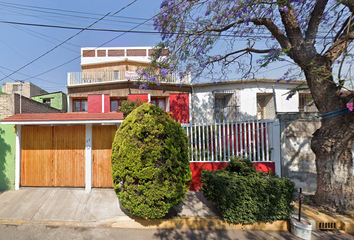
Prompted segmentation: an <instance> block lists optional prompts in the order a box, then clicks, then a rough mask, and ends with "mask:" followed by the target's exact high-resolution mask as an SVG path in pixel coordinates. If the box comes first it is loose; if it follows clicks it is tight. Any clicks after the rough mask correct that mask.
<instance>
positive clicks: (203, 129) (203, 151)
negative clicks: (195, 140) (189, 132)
mask: <svg viewBox="0 0 354 240" xmlns="http://www.w3.org/2000/svg"><path fill="white" fill-rule="evenodd" d="M200 141H202V153H203V159H204V161H205V143H206V142H205V124H204V122H202V139H200Z"/></svg>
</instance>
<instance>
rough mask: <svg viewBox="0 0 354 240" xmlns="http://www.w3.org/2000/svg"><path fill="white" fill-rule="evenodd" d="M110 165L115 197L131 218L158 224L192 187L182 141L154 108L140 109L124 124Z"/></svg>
mask: <svg viewBox="0 0 354 240" xmlns="http://www.w3.org/2000/svg"><path fill="white" fill-rule="evenodd" d="M111 161H112V177H113V182H114V187H115V190H116V192H117V196H118V198H119V201H120V202H121V204H122V206H123V207H124V208H125V209H126V210H127V211H128V212H130V213H131V214H133V215H136V216H141V217H145V218H151V219H156V218H161V217H164V216H165V215H166V213H167V212H168V211H169V209H170V208H171V207H173V206H176V205H177V204H178V203H180V202H181V201H183V200H184V199H185V196H186V193H187V191H188V184H189V182H190V181H191V170H190V165H189V161H188V150H187V136H186V134H185V132H184V130H183V128H182V126H181V124H179V123H176V122H174V121H173V119H172V118H171V117H170V116H169V115H168V114H167V113H166V112H164V111H162V110H161V109H159V108H157V107H156V106H155V105H153V104H147V103H144V104H142V105H141V106H140V107H138V108H137V109H135V110H134V111H132V112H131V114H129V115H128V116H127V117H126V118H125V119H124V121H123V123H122V124H121V126H120V127H119V129H118V131H117V133H116V136H115V138H114V142H113V147H112V157H111Z"/></svg>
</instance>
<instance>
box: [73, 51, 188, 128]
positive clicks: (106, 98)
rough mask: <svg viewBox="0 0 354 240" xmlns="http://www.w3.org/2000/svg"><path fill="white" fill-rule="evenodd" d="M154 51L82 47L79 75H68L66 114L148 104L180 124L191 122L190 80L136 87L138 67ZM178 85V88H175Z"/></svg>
mask: <svg viewBox="0 0 354 240" xmlns="http://www.w3.org/2000/svg"><path fill="white" fill-rule="evenodd" d="M152 51H153V49H152V48H149V47H140V48H138V47H134V48H82V49H81V54H82V55H81V72H76V73H74V72H71V73H68V79H67V90H68V91H67V98H68V100H67V102H68V112H88V113H99V112H101V113H107V112H114V111H116V110H117V108H118V107H119V106H120V105H121V103H122V102H123V101H125V100H128V99H129V100H134V99H136V98H139V99H141V100H142V101H143V102H144V101H145V102H151V103H153V104H155V105H156V106H158V107H159V108H161V109H162V110H164V111H166V112H170V113H171V116H172V117H173V118H174V119H176V120H180V121H183V122H189V121H190V107H189V105H190V99H191V96H190V95H191V86H190V79H189V78H185V79H182V81H179V80H177V78H174V77H173V76H171V77H170V78H169V79H168V80H167V81H165V82H160V83H159V84H154V85H151V86H149V88H148V89H147V90H143V89H141V88H140V87H139V84H138V79H139V76H138V74H137V73H136V71H137V69H138V68H143V67H146V66H147V65H148V63H149V61H150V60H149V56H150V55H151V53H152ZM177 84H178V86H177Z"/></svg>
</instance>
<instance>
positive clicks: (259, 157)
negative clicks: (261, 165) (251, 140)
mask: <svg viewBox="0 0 354 240" xmlns="http://www.w3.org/2000/svg"><path fill="white" fill-rule="evenodd" d="M260 130H262V129H261V128H260V125H259V122H258V120H256V144H257V161H261V152H260V149H259V145H260V144H261V142H260V141H261V139H260V138H259V135H260V134H259V131H260Z"/></svg>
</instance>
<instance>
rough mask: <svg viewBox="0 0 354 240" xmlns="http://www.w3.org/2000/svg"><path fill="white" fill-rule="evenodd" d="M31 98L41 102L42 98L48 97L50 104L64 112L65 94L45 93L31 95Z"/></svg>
mask: <svg viewBox="0 0 354 240" xmlns="http://www.w3.org/2000/svg"><path fill="white" fill-rule="evenodd" d="M31 98H32V99H33V100H35V101H37V102H40V103H43V99H44V98H50V99H51V100H50V106H51V107H53V108H56V109H59V110H62V111H63V112H66V95H65V94H64V93H62V92H56V93H49V94H45V95H40V96H35V97H31Z"/></svg>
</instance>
